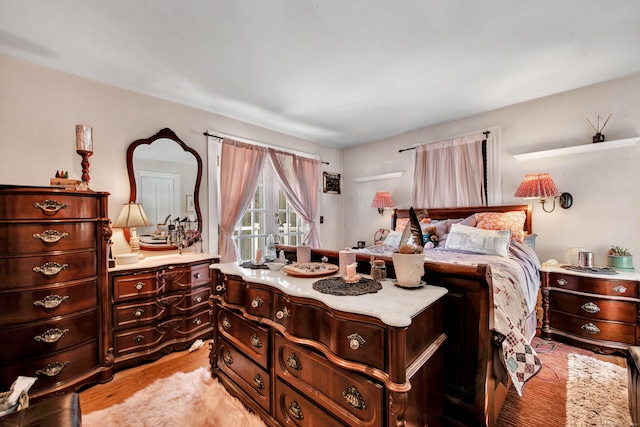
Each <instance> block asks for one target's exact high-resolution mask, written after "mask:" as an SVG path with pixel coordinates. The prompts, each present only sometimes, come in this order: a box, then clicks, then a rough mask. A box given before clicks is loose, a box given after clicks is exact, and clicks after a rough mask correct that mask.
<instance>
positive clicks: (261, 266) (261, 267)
mask: <svg viewBox="0 0 640 427" xmlns="http://www.w3.org/2000/svg"><path fill="white" fill-rule="evenodd" d="M240 267H242V268H253V269H254V270H268V269H269V267H267V265H266V264H254V263H252V262H251V261H245V262H243V263H242V264H240Z"/></svg>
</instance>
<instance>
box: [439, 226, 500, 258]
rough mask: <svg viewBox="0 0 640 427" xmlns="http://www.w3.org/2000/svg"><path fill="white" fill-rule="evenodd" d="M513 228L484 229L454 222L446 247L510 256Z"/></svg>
mask: <svg viewBox="0 0 640 427" xmlns="http://www.w3.org/2000/svg"><path fill="white" fill-rule="evenodd" d="M510 242H511V230H484V229H481V228H476V227H469V226H466V225H462V224H453V225H452V226H451V232H449V235H448V236H447V240H446V242H445V248H447V249H458V250H462V251H467V252H475V253H478V254H486V255H500V256H502V257H505V258H506V257H509V243H510Z"/></svg>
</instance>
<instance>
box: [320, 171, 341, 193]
mask: <svg viewBox="0 0 640 427" xmlns="http://www.w3.org/2000/svg"><path fill="white" fill-rule="evenodd" d="M322 177H323V189H322V191H323V192H325V193H329V194H340V174H339V173H333V172H322Z"/></svg>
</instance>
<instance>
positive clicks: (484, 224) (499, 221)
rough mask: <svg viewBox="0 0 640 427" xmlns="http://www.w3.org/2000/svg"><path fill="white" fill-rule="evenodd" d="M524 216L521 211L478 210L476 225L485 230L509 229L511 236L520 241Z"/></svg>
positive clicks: (521, 239)
mask: <svg viewBox="0 0 640 427" xmlns="http://www.w3.org/2000/svg"><path fill="white" fill-rule="evenodd" d="M526 218H527V216H526V215H525V213H524V212H522V211H510V212H479V213H477V214H476V227H478V228H483V229H485V230H511V238H512V239H513V240H515V241H516V242H520V243H522V242H523V241H524V220H525V219H526Z"/></svg>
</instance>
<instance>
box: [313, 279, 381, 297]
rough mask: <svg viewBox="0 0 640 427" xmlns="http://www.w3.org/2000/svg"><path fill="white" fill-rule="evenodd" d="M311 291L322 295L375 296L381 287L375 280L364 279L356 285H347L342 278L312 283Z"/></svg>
mask: <svg viewBox="0 0 640 427" xmlns="http://www.w3.org/2000/svg"><path fill="white" fill-rule="evenodd" d="M313 289H314V290H316V291H318V292H322V293H323V294H330V295H340V296H344V295H348V296H355V295H364V294H375V293H376V292H378V291H379V290H380V289H382V285H381V284H380V282H378V281H377V280H372V279H367V278H364V277H362V278H360V281H359V282H357V283H347V282H345V281H344V279H342V277H329V278H327V279H322V280H318V281H317V282H314V283H313Z"/></svg>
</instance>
